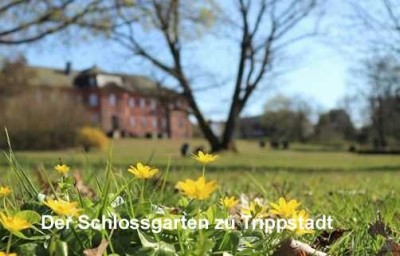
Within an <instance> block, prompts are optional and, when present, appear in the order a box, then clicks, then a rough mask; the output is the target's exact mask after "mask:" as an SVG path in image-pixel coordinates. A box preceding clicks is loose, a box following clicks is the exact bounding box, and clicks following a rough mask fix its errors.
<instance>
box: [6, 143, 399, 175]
mask: <svg viewBox="0 0 400 256" xmlns="http://www.w3.org/2000/svg"><path fill="white" fill-rule="evenodd" d="M184 142H186V141H179V140H145V139H123V140H114V142H113V147H112V152H111V154H112V161H113V163H114V164H115V165H117V166H126V165H129V164H131V163H133V162H136V161H143V162H149V163H151V164H153V165H158V166H166V165H167V163H168V162H169V161H170V162H171V165H172V166H174V167H179V166H186V167H192V166H193V161H191V160H190V157H186V158H183V157H181V156H180V153H179V150H180V146H181V145H182V143H184ZM188 143H189V144H190V145H191V149H192V150H194V148H196V147H198V146H205V147H206V146H207V143H206V142H205V141H203V140H192V141H188ZM237 147H238V149H239V152H238V153H224V154H223V155H222V157H221V159H220V160H219V161H218V162H217V163H215V165H214V167H215V168H216V169H229V170H233V169H239V170H254V169H257V170H283V171H292V170H294V171H311V170H317V171H320V170H324V171H339V170H355V171H360V170H372V171H374V170H375V171H376V170H393V171H395V170H400V156H398V155H397V156H396V155H390V156H389V155H388V156H386V155H358V154H354V153H348V152H333V151H316V150H315V148H313V147H312V146H301V145H294V146H293V147H292V149H291V150H288V151H283V150H271V149H269V147H266V148H264V149H262V148H259V146H258V143H257V142H253V141H238V142H237ZM311 149H313V150H311ZM109 153H110V152H89V153H87V154H85V153H82V152H79V150H64V151H50V152H17V153H16V155H17V157H18V159H19V161H20V162H21V163H22V164H24V165H25V164H27V165H31V166H32V165H33V166H35V165H38V164H43V163H46V164H49V165H51V164H54V163H57V162H58V161H59V160H58V159H59V158H62V159H63V161H65V162H68V163H70V164H72V163H75V164H77V165H82V164H83V163H84V162H85V161H87V160H88V161H89V162H90V163H91V164H100V163H101V164H102V163H104V162H105V161H106V159H107V157H108V154H109ZM0 163H1V164H2V165H3V166H4V165H6V163H5V158H4V157H3V158H1V160H0Z"/></svg>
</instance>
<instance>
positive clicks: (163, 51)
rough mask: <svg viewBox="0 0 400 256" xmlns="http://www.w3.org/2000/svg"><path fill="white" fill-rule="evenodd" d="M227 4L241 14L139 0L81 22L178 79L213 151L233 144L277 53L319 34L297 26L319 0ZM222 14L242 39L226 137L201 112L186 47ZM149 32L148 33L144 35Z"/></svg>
mask: <svg viewBox="0 0 400 256" xmlns="http://www.w3.org/2000/svg"><path fill="white" fill-rule="evenodd" d="M226 3H229V4H231V5H233V6H234V11H236V13H229V14H227V13H225V14H224V13H223V11H222V8H218V6H217V5H216V3H215V2H214V1H211V0H209V1H201V2H197V1H188V0H142V1H136V4H135V5H134V6H132V8H131V7H130V8H119V9H118V10H117V11H116V12H115V13H114V14H112V15H111V16H110V19H109V20H108V21H109V22H111V23H107V24H104V23H97V22H81V23H80V25H81V26H83V27H87V28H90V29H94V30H95V31H103V32H106V35H107V36H109V37H110V38H111V39H112V40H114V41H115V42H117V43H119V44H120V45H121V46H123V47H125V48H126V49H128V50H129V51H131V52H132V53H134V54H135V56H139V57H141V58H142V59H144V60H147V61H148V62H149V63H151V64H152V65H153V66H154V67H156V68H157V69H159V70H160V71H162V72H163V73H165V74H167V75H168V76H169V77H170V78H173V79H174V80H175V81H176V82H177V83H178V84H179V87H180V88H181V90H182V94H183V96H184V97H185V98H186V100H187V101H188V103H189V105H190V108H191V110H192V113H193V115H194V116H195V117H196V119H197V121H198V124H199V127H200V129H201V130H202V132H203V133H204V136H205V138H206V139H207V140H208V142H209V144H210V146H211V149H212V151H218V150H224V149H229V148H231V147H232V146H233V143H232V142H233V135H234V131H235V129H236V124H237V121H238V118H239V115H240V113H241V112H242V111H243V109H244V107H245V106H246V103H247V102H248V100H249V98H250V97H251V96H252V95H253V94H254V92H255V91H256V89H257V88H258V87H259V86H260V84H261V83H262V81H263V79H264V78H265V76H266V75H267V74H268V73H269V72H270V71H271V69H272V66H273V63H274V60H276V56H277V52H279V51H281V50H283V49H285V48H287V47H290V45H292V44H293V43H295V42H297V41H298V40H301V39H304V38H306V37H308V36H310V35H312V34H314V32H315V31H311V32H305V33H303V32H304V30H298V29H297V28H299V26H300V24H302V22H303V21H304V20H305V19H306V18H307V17H308V16H309V15H310V14H311V13H312V12H313V11H315V10H316V7H317V0H257V1H253V0H235V1H234V0H232V1H227V2H226ZM231 5H230V7H231ZM216 10H217V11H216ZM219 17H224V18H225V19H224V20H225V23H224V25H225V26H226V28H225V32H226V31H229V34H230V35H238V37H239V38H238V39H239V42H236V46H237V47H238V52H239V56H238V63H237V68H236V69H237V70H236V78H235V79H234V83H233V92H232V95H231V97H230V98H231V100H230V107H229V113H228V116H227V119H226V125H225V129H224V132H223V135H222V137H221V138H219V137H218V136H217V135H216V134H215V133H214V131H213V130H212V129H211V127H210V124H209V122H208V121H207V120H206V117H205V116H204V113H203V112H202V111H201V109H200V106H199V102H198V101H197V100H196V97H195V93H196V90H195V89H196V88H195V86H194V84H193V83H192V80H191V78H192V75H193V74H192V73H191V72H190V71H189V69H188V68H187V67H186V66H185V63H187V59H188V58H190V55H188V54H186V50H187V48H186V46H187V45H188V44H189V43H190V41H191V40H194V39H193V38H196V37H199V32H204V31H207V28H208V27H209V26H210V24H212V23H213V22H215V20H217V19H218V18H219ZM226 17H230V18H226ZM226 21H229V22H226ZM144 30H145V32H146V33H147V35H146V36H140V34H141V33H142V34H143V31H144Z"/></svg>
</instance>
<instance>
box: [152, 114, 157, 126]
mask: <svg viewBox="0 0 400 256" xmlns="http://www.w3.org/2000/svg"><path fill="white" fill-rule="evenodd" d="M152 124H153V128H154V129H157V117H153V120H152Z"/></svg>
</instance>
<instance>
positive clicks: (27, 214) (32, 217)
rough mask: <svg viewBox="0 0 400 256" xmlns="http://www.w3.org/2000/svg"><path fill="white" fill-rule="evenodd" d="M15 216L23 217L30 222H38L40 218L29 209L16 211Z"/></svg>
mask: <svg viewBox="0 0 400 256" xmlns="http://www.w3.org/2000/svg"><path fill="white" fill-rule="evenodd" d="M15 216H16V217H18V218H22V219H25V220H26V221H28V222H29V223H31V224H36V223H39V222H40V221H41V219H42V218H41V217H40V215H39V213H37V212H35V211H30V210H26V211H21V212H18V213H17V214H15Z"/></svg>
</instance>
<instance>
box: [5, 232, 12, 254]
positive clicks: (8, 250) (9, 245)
mask: <svg viewBox="0 0 400 256" xmlns="http://www.w3.org/2000/svg"><path fill="white" fill-rule="evenodd" d="M11 242H12V233H10V237H9V238H8V242H7V250H6V253H7V255H8V254H9V253H10V249H11Z"/></svg>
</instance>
